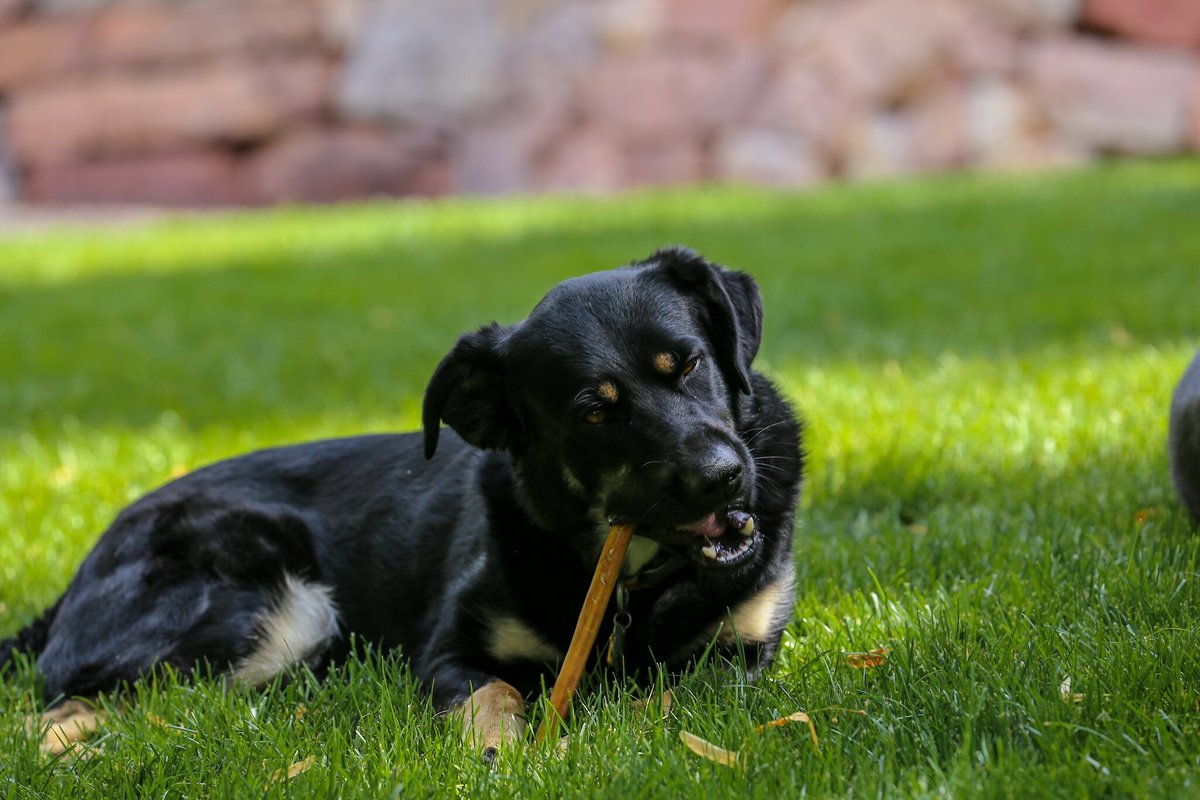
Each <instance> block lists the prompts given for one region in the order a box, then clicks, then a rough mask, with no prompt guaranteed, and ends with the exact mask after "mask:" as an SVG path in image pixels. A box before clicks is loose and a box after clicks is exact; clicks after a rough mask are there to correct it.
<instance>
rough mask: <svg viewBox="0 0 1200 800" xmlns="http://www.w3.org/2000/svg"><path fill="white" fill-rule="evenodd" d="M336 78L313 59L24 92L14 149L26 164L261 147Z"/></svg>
mask: <svg viewBox="0 0 1200 800" xmlns="http://www.w3.org/2000/svg"><path fill="white" fill-rule="evenodd" d="M328 83H329V65H328V63H327V62H326V61H325V60H324V59H322V58H318V57H311V56H308V57H303V58H291V59H286V60H273V61H269V62H263V63H255V62H247V61H240V60H239V61H225V62H221V63H217V64H211V65H206V66H204V67H201V68H198V69H195V70H189V71H185V72H170V73H158V72H155V73H146V74H142V75H138V76H131V75H124V76H114V75H105V76H101V77H98V78H90V79H80V80H77V81H73V82H70V83H65V84H61V85H55V86H51V87H47V88H44V89H36V90H30V91H19V92H16V93H14V94H13V95H12V102H11V106H10V115H9V136H10V146H11V148H12V151H13V153H14V154H15V156H16V157H17V159H18V160H19V161H21V162H24V163H48V162H56V161H73V160H78V159H81V158H90V157H93V156H97V155H111V154H120V153H134V152H136V153H145V152H163V151H168V150H171V149H175V148H178V147H180V146H183V145H189V144H196V143H203V142H229V143H234V144H247V143H253V142H258V141H261V140H263V139H266V138H267V137H269V136H271V135H273V134H276V133H278V132H279V131H281V130H283V129H284V128H285V127H286V126H287V125H289V124H293V123H296V122H298V121H303V120H305V119H309V118H312V117H314V116H316V115H317V114H318V112H319V111H320V110H321V109H322V107H323V106H324V104H325V102H326V99H327V97H328Z"/></svg>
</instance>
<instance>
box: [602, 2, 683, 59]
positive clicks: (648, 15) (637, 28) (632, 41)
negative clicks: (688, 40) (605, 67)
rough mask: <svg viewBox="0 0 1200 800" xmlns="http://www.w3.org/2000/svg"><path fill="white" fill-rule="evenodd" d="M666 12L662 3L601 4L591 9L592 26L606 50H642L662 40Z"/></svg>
mask: <svg viewBox="0 0 1200 800" xmlns="http://www.w3.org/2000/svg"><path fill="white" fill-rule="evenodd" d="M665 11H666V9H665V8H664V7H663V3H662V0H604V1H603V2H599V3H596V4H594V5H593V6H591V13H592V23H591V24H592V25H593V26H594V27H595V30H596V32H597V34H598V36H599V40H600V43H601V44H602V45H603V46H604V47H605V48H607V49H608V50H614V51H618V52H627V51H630V50H644V49H647V48H649V47H651V46H652V45H654V44H655V43H657V42H658V41H659V40H660V39H661V37H662V35H663V30H664V27H665V25H666V13H665Z"/></svg>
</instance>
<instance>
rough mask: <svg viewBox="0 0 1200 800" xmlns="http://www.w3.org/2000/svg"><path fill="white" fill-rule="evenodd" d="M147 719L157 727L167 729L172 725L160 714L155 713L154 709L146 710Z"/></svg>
mask: <svg viewBox="0 0 1200 800" xmlns="http://www.w3.org/2000/svg"><path fill="white" fill-rule="evenodd" d="M146 721H147V722H149V723H150V724H151V725H153V726H155V727H156V728H164V729H165V728H170V727H171V726H170V725H168V724H167V721H166V720H165V719H163V718H162V717H160V716H159V715H158V714H155V713H153V712H152V711H147V712H146Z"/></svg>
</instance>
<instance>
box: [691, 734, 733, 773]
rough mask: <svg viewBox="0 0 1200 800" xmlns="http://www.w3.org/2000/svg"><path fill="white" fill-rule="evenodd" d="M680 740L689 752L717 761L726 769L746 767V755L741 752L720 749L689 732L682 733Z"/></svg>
mask: <svg viewBox="0 0 1200 800" xmlns="http://www.w3.org/2000/svg"><path fill="white" fill-rule="evenodd" d="M679 738H680V740H681V741H682V742H683V743H684V744H685V745H687V748H688V749H689V750H691V751H692V752H693V753H695V754H696V755H698V756H701V757H703V758H707V759H708V760H709V761H715V762H716V763H718V764H720V765H722V766H725V767H738V768H743V767H745V766H746V754H745V753H743V752H741V751H740V750H726V749H725V748H724V747H718V746H717V745H715V744H713V743H712V742H710V741H707V740H705V739H701V738H700V737H699V736H697V735H696V734H694V733H688V732H687V731H680V732H679Z"/></svg>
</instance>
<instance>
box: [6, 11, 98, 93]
mask: <svg viewBox="0 0 1200 800" xmlns="http://www.w3.org/2000/svg"><path fill="white" fill-rule="evenodd" d="M86 42H87V27H86V26H85V25H82V24H80V23H79V21H78V20H73V19H63V18H49V19H43V20H35V21H30V22H25V23H18V24H16V25H12V26H11V27H8V28H0V90H3V89H10V88H12V87H14V86H18V85H20V84H22V83H26V82H29V81H33V80H37V79H39V78H41V77H44V76H46V75H50V74H54V73H59V72H66V71H69V70H77V69H81V68H82V67H83V66H84V65H85V64H86V63H87V62H86V53H87V44H86Z"/></svg>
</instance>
